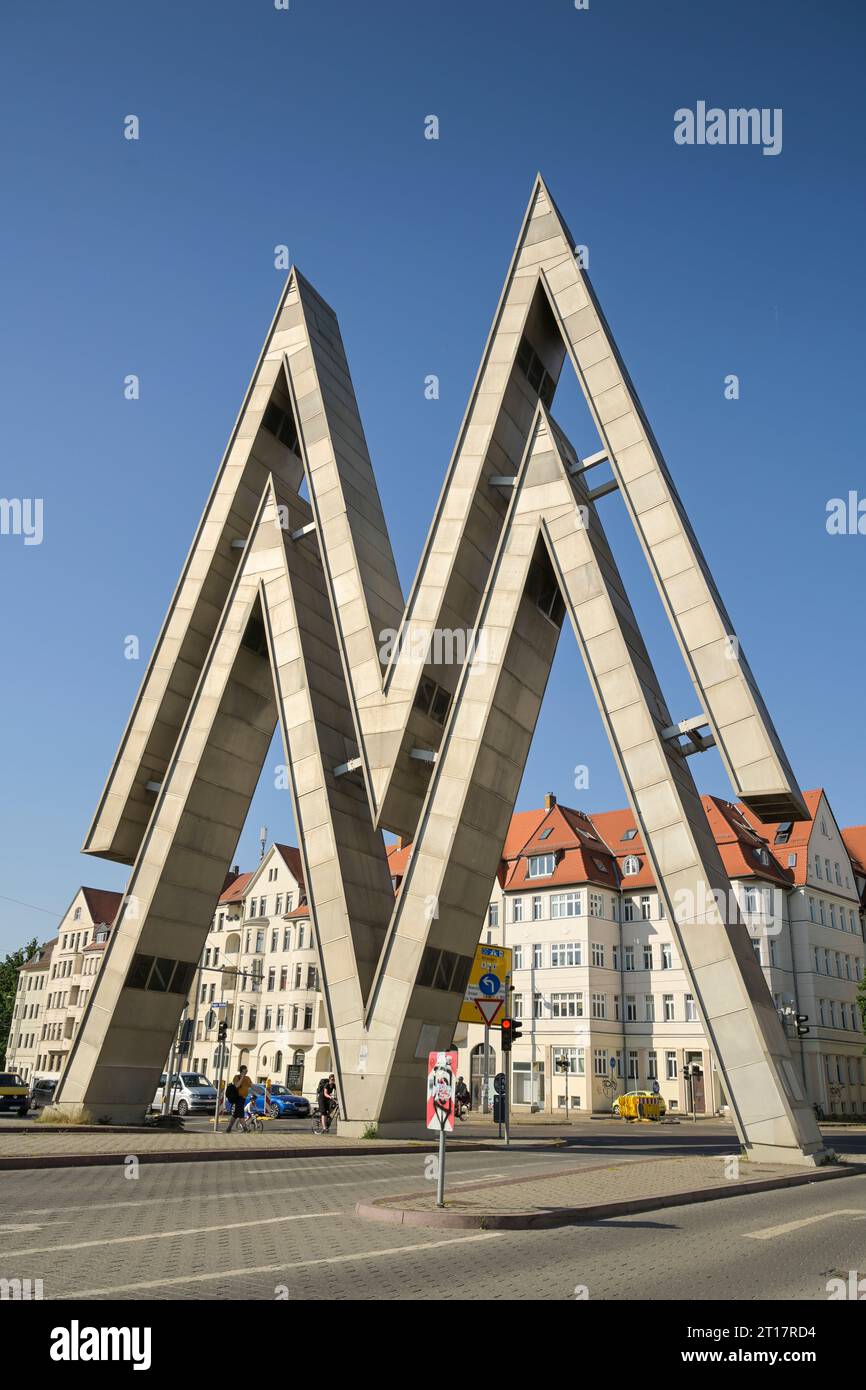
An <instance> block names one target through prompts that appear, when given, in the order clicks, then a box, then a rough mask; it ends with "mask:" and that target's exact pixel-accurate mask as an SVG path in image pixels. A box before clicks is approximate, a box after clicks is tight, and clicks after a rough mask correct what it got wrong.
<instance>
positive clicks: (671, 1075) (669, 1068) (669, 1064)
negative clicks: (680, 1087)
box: [665, 1052, 677, 1081]
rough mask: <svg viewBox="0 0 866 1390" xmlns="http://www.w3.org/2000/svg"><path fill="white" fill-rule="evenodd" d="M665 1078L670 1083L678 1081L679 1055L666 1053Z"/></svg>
mask: <svg viewBox="0 0 866 1390" xmlns="http://www.w3.org/2000/svg"><path fill="white" fill-rule="evenodd" d="M665 1076H666V1077H667V1079H668V1081H676V1079H677V1054H676V1053H675V1052H666V1053H665Z"/></svg>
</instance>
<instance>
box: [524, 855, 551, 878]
mask: <svg viewBox="0 0 866 1390" xmlns="http://www.w3.org/2000/svg"><path fill="white" fill-rule="evenodd" d="M555 867H556V856H555V855H554V854H530V856H529V873H528V877H529V878H549V877H550V875H551V874H552V873H553V870H554V868H555Z"/></svg>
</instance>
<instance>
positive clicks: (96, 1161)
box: [0, 1139, 487, 1172]
mask: <svg viewBox="0 0 866 1390" xmlns="http://www.w3.org/2000/svg"><path fill="white" fill-rule="evenodd" d="M130 1147H131V1148H133V1147H134V1146H130ZM461 1148H463V1149H464V1150H467V1151H472V1152H475V1151H478V1152H480V1151H483V1150H484V1149H486V1148H487V1145H486V1144H484V1143H481V1142H479V1143H473V1142H472V1141H471V1140H469V1141H467V1142H466V1144H464V1145H461ZM438 1151H439V1150H438V1145H437V1144H427V1143H425V1142H424V1141H423V1140H421V1139H418V1140H416V1141H415V1142H414V1143H410V1144H393V1145H388V1147H387V1148H384V1147H382V1148H378V1147H377V1148H375V1149H371V1148H370V1147H369V1146H362V1145H352V1146H351V1147H346V1148H341V1149H334V1148H332V1149H331V1150H330V1153H331V1156H332V1157H333V1158H373V1157H375V1155H376V1154H417V1153H424V1154H426V1153H431V1154H432V1153H438ZM327 1152H328V1150H327V1146H326V1145H324V1144H323V1145H322V1146H321V1147H320V1148H313V1147H312V1146H308V1147H307V1148H304V1149H297V1148H294V1149H293V1148H285V1149H261V1148H246V1147H238V1148H234V1149H229V1148H226V1149H202V1150H200V1151H199V1152H198V1153H185V1152H184V1151H183V1150H182V1149H181V1150H178V1149H164V1150H161V1151H154V1150H151V1151H150V1152H144V1153H136V1154H134V1157H135V1158H137V1159H138V1161H139V1163H239V1162H243V1161H244V1160H245V1159H247V1158H256V1159H261V1158H310V1157H311V1156H312V1155H313V1154H315V1155H316V1156H318V1155H320V1154H322V1153H327ZM127 1157H129V1154H126V1153H120V1152H119V1151H118V1152H115V1153H94V1154H14V1155H0V1172H3V1171H7V1170H10V1169H21V1168H110V1167H111V1166H112V1165H113V1164H115V1163H123V1161H124V1159H126V1158H127Z"/></svg>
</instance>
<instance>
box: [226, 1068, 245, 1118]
mask: <svg viewBox="0 0 866 1390" xmlns="http://www.w3.org/2000/svg"><path fill="white" fill-rule="evenodd" d="M245 1071H246V1067H241V1070H240V1071H239V1072H236V1073H235V1075H234V1076H233V1077H232V1079H231V1081H230V1082H229V1084H228V1085H227V1086H226V1101H227V1103H228V1104H229V1105H230V1106H231V1108H232V1116H231V1119H230V1120H229V1122H228V1126H227V1128H226V1134H231V1132H232V1130H233V1129H234V1126H235V1122H236V1121H237V1120H242V1119H243V1117H244V1105H245V1103H246V1091H248V1090H249V1082H248V1084H247V1087H246V1090H245V1091H243V1092H241V1083H242V1080H243V1078H242V1076H241V1072H245Z"/></svg>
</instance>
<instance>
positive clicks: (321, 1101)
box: [316, 1072, 337, 1133]
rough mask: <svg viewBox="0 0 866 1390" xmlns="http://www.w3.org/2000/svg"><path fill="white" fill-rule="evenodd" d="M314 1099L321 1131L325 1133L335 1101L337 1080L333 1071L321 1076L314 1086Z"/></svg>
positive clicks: (328, 1126) (329, 1124)
mask: <svg viewBox="0 0 866 1390" xmlns="http://www.w3.org/2000/svg"><path fill="white" fill-rule="evenodd" d="M316 1100H317V1102H318V1106H319V1117H320V1121H319V1122H320V1124H321V1128H322V1132H323V1133H327V1131H328V1130H329V1129H330V1128H331V1116H332V1114H333V1111H334V1108H335V1106H336V1103H337V1082H336V1080H335V1078H334V1073H333V1072H331V1075H330V1076H323V1077H322V1079H321V1081H320V1082H319V1084H318V1086H317V1088H316Z"/></svg>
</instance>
